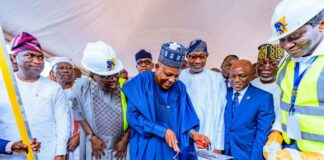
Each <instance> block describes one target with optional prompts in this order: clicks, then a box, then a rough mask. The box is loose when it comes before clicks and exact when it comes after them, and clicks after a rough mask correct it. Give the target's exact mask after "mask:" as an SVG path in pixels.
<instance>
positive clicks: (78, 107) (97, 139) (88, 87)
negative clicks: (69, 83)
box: [70, 41, 129, 160]
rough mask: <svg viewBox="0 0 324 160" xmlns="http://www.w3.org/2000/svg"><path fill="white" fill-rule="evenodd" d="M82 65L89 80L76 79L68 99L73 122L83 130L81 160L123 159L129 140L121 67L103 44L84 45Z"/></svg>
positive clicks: (119, 62) (113, 54) (109, 49)
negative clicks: (73, 117) (76, 122)
mask: <svg viewBox="0 0 324 160" xmlns="http://www.w3.org/2000/svg"><path fill="white" fill-rule="evenodd" d="M81 64H82V65H83V67H84V68H85V69H87V70H89V72H90V73H89V75H90V77H91V79H89V78H80V79H77V80H76V82H75V85H74V86H73V91H72V96H71V97H70V100H72V103H73V104H72V109H73V112H74V116H75V119H76V120H78V121H79V123H80V125H81V126H82V128H83V131H81V132H80V154H81V160H83V159H87V160H88V159H103V160H112V159H123V158H124V157H125V156H126V150H127V145H128V141H129V129H128V124H127V121H126V109H127V103H126V98H125V96H124V94H123V93H122V92H121V89H120V88H121V87H122V85H123V83H124V82H125V81H121V80H119V81H118V78H119V72H120V71H121V70H122V69H123V64H122V63H121V61H120V60H118V58H117V55H116V53H115V51H114V50H113V49H112V48H111V47H110V46H109V45H107V44H105V43H104V42H102V41H98V42H93V43H88V44H87V46H86V47H85V49H84V53H83V57H82V59H81Z"/></svg>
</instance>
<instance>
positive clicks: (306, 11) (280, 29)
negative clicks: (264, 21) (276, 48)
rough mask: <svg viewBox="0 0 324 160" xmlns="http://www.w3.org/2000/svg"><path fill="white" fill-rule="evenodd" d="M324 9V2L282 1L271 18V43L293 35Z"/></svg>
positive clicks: (315, 0)
mask: <svg viewBox="0 0 324 160" xmlns="http://www.w3.org/2000/svg"><path fill="white" fill-rule="evenodd" d="M323 9H324V0H282V1H281V2H280V3H279V4H278V5H277V6H276V8H275V9H274V12H273V15H272V18H271V30H272V35H271V37H270V39H269V40H268V41H269V42H270V43H271V42H274V41H277V40H279V39H281V38H283V37H286V36H287V35H289V34H291V33H293V32H294V31H296V30H297V29H298V28H300V27H301V26H303V25H304V24H306V23H307V22H308V21H309V20H311V19H312V18H313V17H315V16H316V15H317V14H318V13H319V12H320V11H322V10H323Z"/></svg>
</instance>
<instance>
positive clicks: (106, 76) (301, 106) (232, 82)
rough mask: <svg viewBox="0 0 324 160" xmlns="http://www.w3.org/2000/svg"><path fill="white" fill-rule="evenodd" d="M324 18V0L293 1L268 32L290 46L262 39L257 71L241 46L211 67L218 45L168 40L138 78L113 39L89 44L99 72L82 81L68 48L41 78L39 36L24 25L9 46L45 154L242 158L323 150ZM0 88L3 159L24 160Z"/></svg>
mask: <svg viewBox="0 0 324 160" xmlns="http://www.w3.org/2000/svg"><path fill="white" fill-rule="evenodd" d="M292 3H293V4H294V6H292V5H291V4H292ZM323 22H324V3H323V2H322V1H319V0H310V1H302V0H283V1H282V2H280V3H279V4H278V6H277V7H276V8H275V10H274V14H273V17H272V21H271V27H272V30H273V33H272V36H271V38H270V40H269V42H275V41H277V40H279V45H274V44H263V45H260V46H259V48H258V49H259V54H258V56H257V57H258V61H257V63H256V64H257V65H255V66H256V69H253V65H252V63H251V62H250V61H248V60H244V59H239V57H237V56H236V55H229V56H227V57H225V59H224V61H223V62H222V64H221V73H217V72H214V71H212V70H210V69H207V68H206V67H205V65H206V62H207V59H208V56H209V52H208V48H207V43H206V42H205V41H203V40H201V39H197V40H194V41H191V42H190V44H189V46H188V47H187V48H186V47H184V46H183V45H181V44H179V43H176V42H168V43H164V44H163V45H162V47H161V51H160V54H159V57H158V61H157V62H156V63H155V64H154V63H153V58H152V54H151V53H149V52H148V51H145V50H140V51H139V52H138V53H136V54H135V60H136V68H137V70H138V72H139V74H138V75H137V76H135V77H133V78H131V79H130V80H127V79H128V73H127V71H126V70H125V69H124V67H123V64H122V62H121V61H120V60H119V59H118V56H117V54H116V52H115V51H114V50H113V48H112V47H111V46H109V45H107V44H106V43H104V42H102V41H98V42H91V43H88V44H87V45H86V47H85V49H84V52H83V57H82V59H81V64H82V66H83V67H84V68H85V69H86V70H88V71H89V75H88V77H84V78H78V79H75V78H74V76H73V74H74V73H73V72H74V65H73V63H72V62H71V60H70V59H68V58H65V57H55V58H52V59H51V65H52V71H51V76H50V77H49V78H45V77H42V76H41V75H40V73H41V72H42V70H43V68H44V54H43V51H42V48H41V46H40V43H39V42H38V40H37V39H36V38H35V37H33V36H32V35H30V34H28V33H26V32H23V33H21V34H20V35H18V36H16V37H15V38H14V39H13V40H12V42H11V45H10V49H11V51H12V53H13V54H12V57H11V58H12V62H13V66H14V67H13V68H14V69H15V72H16V73H15V77H16V79H17V85H18V89H19V92H20V94H21V97H22V102H23V107H24V109H25V112H26V118H27V120H28V123H29V127H30V131H31V134H32V136H33V138H35V139H32V141H31V147H32V149H33V150H34V151H36V152H37V156H38V158H39V159H41V160H47V159H49V160H52V159H55V160H60V159H61V160H62V159H81V160H83V159H87V160H88V159H104V160H111V159H136V160H142V159H147V160H151V159H156V160H165V159H181V160H185V159H197V158H198V159H203V158H202V157H197V154H196V153H197V152H196V151H197V150H200V149H208V150H210V152H214V153H217V154H225V155H229V156H232V157H234V159H239V160H260V159H268V160H280V159H287V160H290V159H294V160H295V159H303V160H308V159H324V138H323V136H324V130H323V128H324V127H321V126H323V124H324V123H323V122H324V121H323V115H324V112H323V103H324V97H323V96H324V94H323V91H324V85H323V84H324V82H323V81H324V75H323V74H324V72H323V68H324V66H323V65H324V62H323V60H324V57H323V53H322V52H323V51H324V48H323V47H324V45H323V44H322V39H323V33H322V30H323V29H324V23H323ZM285 51H286V53H288V54H286V55H285ZM184 62H186V63H184ZM255 73H256V74H257V75H258V76H259V77H258V78H255V77H254V75H255ZM1 82H2V81H1ZM0 89H1V92H0V96H1V97H3V98H1V99H0V113H1V115H0V128H1V129H0V130H1V131H2V132H1V134H0V138H1V139H0V153H3V154H1V155H0V159H25V153H24V152H26V149H27V147H28V146H27V145H26V144H22V142H21V141H20V136H19V134H18V129H17V126H16V124H15V121H13V119H14V117H13V111H12V110H11V107H10V103H9V100H8V95H7V94H6V92H3V91H5V86H4V84H3V83H1V84H0Z"/></svg>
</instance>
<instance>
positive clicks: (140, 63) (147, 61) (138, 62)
mask: <svg viewBox="0 0 324 160" xmlns="http://www.w3.org/2000/svg"><path fill="white" fill-rule="evenodd" d="M136 64H137V65H142V64H145V65H150V64H152V61H151V60H148V59H147V60H138V61H136Z"/></svg>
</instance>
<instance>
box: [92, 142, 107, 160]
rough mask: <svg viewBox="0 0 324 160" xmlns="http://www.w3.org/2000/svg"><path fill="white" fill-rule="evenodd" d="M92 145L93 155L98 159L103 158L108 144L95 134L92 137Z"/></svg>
mask: <svg viewBox="0 0 324 160" xmlns="http://www.w3.org/2000/svg"><path fill="white" fill-rule="evenodd" d="M91 146H92V152H91V155H92V156H94V157H95V158H96V159H101V155H105V152H104V149H105V148H106V144H105V143H104V142H103V141H102V140H101V139H99V138H98V137H97V136H93V137H92V138H91Z"/></svg>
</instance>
